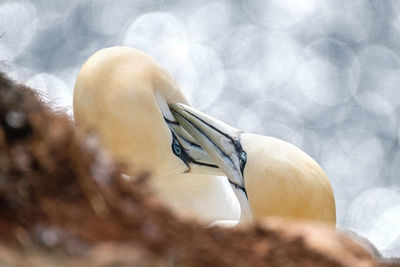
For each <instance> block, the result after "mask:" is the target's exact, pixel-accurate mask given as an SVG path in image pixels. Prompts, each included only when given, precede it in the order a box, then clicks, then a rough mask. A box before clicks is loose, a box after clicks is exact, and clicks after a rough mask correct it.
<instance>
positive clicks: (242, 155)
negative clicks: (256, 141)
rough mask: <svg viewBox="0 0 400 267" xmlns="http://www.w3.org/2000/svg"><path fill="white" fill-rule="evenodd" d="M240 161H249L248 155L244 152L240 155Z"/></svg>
mask: <svg viewBox="0 0 400 267" xmlns="http://www.w3.org/2000/svg"><path fill="white" fill-rule="evenodd" d="M240 159H241V160H242V161H244V162H246V161H247V153H246V152H244V151H242V153H240Z"/></svg>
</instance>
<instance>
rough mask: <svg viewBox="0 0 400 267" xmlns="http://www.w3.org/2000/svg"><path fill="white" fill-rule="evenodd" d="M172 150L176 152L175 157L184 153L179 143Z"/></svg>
mask: <svg viewBox="0 0 400 267" xmlns="http://www.w3.org/2000/svg"><path fill="white" fill-rule="evenodd" d="M172 149H173V150H174V153H175V155H180V154H181V153H182V149H181V147H180V145H179V144H178V143H174V145H173V146H172Z"/></svg>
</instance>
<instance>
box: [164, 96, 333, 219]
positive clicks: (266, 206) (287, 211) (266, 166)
mask: <svg viewBox="0 0 400 267" xmlns="http://www.w3.org/2000/svg"><path fill="white" fill-rule="evenodd" d="M169 107H170V109H171V111H172V114H173V115H174V117H175V119H176V121H177V122H178V123H179V124H180V126H181V127H183V128H184V129H185V130H186V131H187V132H188V133H189V134H190V135H191V136H192V137H193V138H194V139H196V141H197V142H198V144H199V145H201V146H202V147H203V149H204V150H205V151H206V152H207V153H208V154H209V155H210V156H211V157H212V158H213V160H214V162H215V164H216V165H217V166H218V167H219V168H220V169H221V170H222V171H223V172H224V173H225V174H226V176H227V178H228V179H229V182H230V184H231V187H232V189H233V191H234V192H235V195H236V196H237V198H238V200H239V203H240V208H241V214H240V218H239V224H240V223H242V224H243V223H249V222H253V221H260V220H262V219H264V218H266V217H269V216H278V217H283V218H288V219H294V220H307V221H317V222H322V223H326V224H329V225H336V208H335V198H334V194H333V190H332V186H331V184H330V181H329V179H328V177H327V175H326V174H325V173H324V171H323V170H322V168H321V167H320V166H319V165H318V163H317V162H316V161H314V160H313V159H312V158H311V157H310V156H308V155H307V154H306V153H305V152H304V151H302V150H301V149H300V148H298V147H296V146H294V145H292V144H290V143H288V142H285V141H283V140H280V139H277V138H274V137H270V136H262V135H256V134H251V133H245V132H243V131H241V130H239V129H236V128H234V127H232V126H230V125H228V124H225V123H224V122H221V121H219V120H217V119H215V118H213V117H211V116H208V115H207V114H205V113H203V112H201V111H199V110H196V109H195V108H193V107H191V106H188V105H186V104H184V103H171V104H170V105H169ZM231 223H232V222H230V221H228V225H229V224H231ZM217 225H218V224H217Z"/></svg>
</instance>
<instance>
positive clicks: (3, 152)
mask: <svg viewBox="0 0 400 267" xmlns="http://www.w3.org/2000/svg"><path fill="white" fill-rule="evenodd" d="M123 169H124V168H123V166H122V165H121V164H115V163H113V162H112V161H111V160H110V159H109V158H107V156H106V155H105V153H104V152H103V151H102V150H101V148H99V147H98V145H96V139H95V138H94V137H85V136H81V135H80V134H79V133H77V132H76V131H75V129H74V127H73V124H72V122H71V121H70V120H69V119H68V118H67V117H66V116H65V115H62V114H57V113H56V112H54V111H52V110H50V109H49V108H48V107H46V106H45V105H43V104H42V103H41V102H40V100H39V99H38V97H37V95H36V94H35V93H34V92H33V91H32V90H30V89H29V88H27V87H25V86H22V85H18V84H16V83H14V82H12V81H10V80H8V79H7V78H6V77H5V76H4V75H1V74H0V263H3V264H2V265H6V266H54V265H57V266H72V265H73V266H132V265H133V264H134V265H135V266H384V265H388V264H384V263H378V262H377V261H375V260H374V259H373V257H372V256H371V255H370V254H369V253H368V252H367V251H366V250H365V249H364V248H362V247H361V246H359V245H357V244H355V243H354V242H352V241H351V240H350V239H347V238H345V237H344V236H342V235H341V234H338V233H336V232H335V231H333V230H331V229H329V228H328V227H325V226H319V225H310V224H305V223H302V224H299V223H294V222H292V223H290V222H284V221H281V220H277V219H270V220H268V221H266V222H264V223H262V224H258V225H254V226H252V227H250V228H247V229H220V228H210V229H204V228H203V227H201V226H200V225H198V224H196V223H195V222H191V221H183V220H182V219H178V218H177V217H175V216H174V215H173V214H172V213H171V212H170V211H169V210H167V209H166V208H165V207H163V206H162V205H161V204H160V203H159V202H158V200H157V198H156V197H155V196H154V195H152V194H151V192H150V190H149V189H148V188H147V185H146V174H135V175H134V176H135V177H136V179H135V181H134V182H132V181H127V180H125V179H123V178H121V175H120V173H121V171H122V170H123ZM393 266H394V264H393ZM397 266H400V265H397Z"/></svg>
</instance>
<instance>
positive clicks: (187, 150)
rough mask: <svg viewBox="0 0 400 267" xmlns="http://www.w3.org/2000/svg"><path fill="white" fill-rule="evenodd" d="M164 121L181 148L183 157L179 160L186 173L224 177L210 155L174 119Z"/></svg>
mask: <svg viewBox="0 0 400 267" xmlns="http://www.w3.org/2000/svg"><path fill="white" fill-rule="evenodd" d="M164 119H165V121H166V123H167V125H168V127H169V128H170V130H171V133H172V135H173V139H176V140H177V142H178V143H179V144H180V146H181V148H182V151H181V153H183V154H184V156H181V159H182V160H183V161H184V162H185V164H186V165H187V166H188V170H187V172H190V173H197V174H206V175H217V176H221V175H224V173H223V172H222V171H221V170H220V169H219V168H218V166H217V165H216V163H215V162H214V160H213V159H212V158H211V157H210V155H208V154H207V152H206V151H204V150H203V148H202V147H201V146H200V144H199V143H198V142H197V141H196V140H195V139H194V138H193V137H192V136H191V135H190V134H189V133H188V132H187V131H186V130H185V129H184V128H182V127H181V126H180V125H179V123H178V122H177V121H176V120H175V119H172V120H171V119H167V118H165V117H164Z"/></svg>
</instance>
